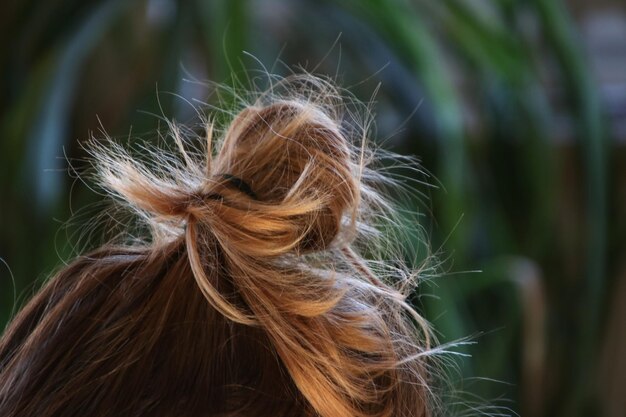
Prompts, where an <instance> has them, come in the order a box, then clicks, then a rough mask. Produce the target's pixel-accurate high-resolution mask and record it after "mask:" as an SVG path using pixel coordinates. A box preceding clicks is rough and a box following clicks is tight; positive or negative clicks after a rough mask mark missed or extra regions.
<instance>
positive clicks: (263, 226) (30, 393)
mask: <svg viewBox="0 0 626 417" xmlns="http://www.w3.org/2000/svg"><path fill="white" fill-rule="evenodd" d="M282 89H283V91H284V93H282V94H278V93H275V90H273V91H271V92H269V93H266V94H263V95H261V96H260V97H258V99H257V100H256V101H255V102H254V103H252V104H250V105H248V106H246V107H245V108H244V109H243V110H241V111H240V112H239V113H238V114H237V115H236V116H234V118H233V119H232V121H231V122H230V124H229V126H228V128H227V129H225V130H224V131H223V134H222V135H220V137H219V138H217V139H215V140H214V138H213V136H215V135H214V134H213V128H212V125H211V124H210V123H206V126H205V127H206V129H205V132H206V137H205V138H204V139H205V145H204V146H202V147H201V148H198V147H196V148H195V151H190V150H189V146H190V145H189V143H187V140H186V139H188V138H187V136H189V135H188V134H187V135H185V131H184V129H182V128H181V127H180V126H177V125H176V124H174V123H170V134H171V136H172V138H173V140H174V143H175V144H176V145H177V147H178V155H176V156H174V155H171V154H168V153H167V152H166V151H163V150H152V151H150V152H149V155H148V156H149V157H150V158H148V159H151V162H150V163H149V165H147V164H146V163H140V162H139V161H138V160H137V159H136V158H134V157H133V156H131V155H130V154H129V153H128V152H127V151H126V150H124V149H122V148H121V147H120V146H119V145H117V144H115V143H113V142H110V141H109V142H104V143H102V142H94V143H92V145H91V148H90V150H91V151H92V153H93V155H94V160H95V163H96V167H97V168H98V172H99V178H100V179H101V181H102V184H103V185H104V187H105V188H106V189H108V190H109V191H110V192H111V193H112V194H113V195H115V196H117V197H118V198H119V199H120V200H122V201H123V202H125V203H127V204H128V205H129V206H130V207H131V208H132V209H133V210H135V212H136V213H137V215H138V216H137V218H138V219H142V220H144V221H145V223H146V224H148V225H149V226H150V227H151V234H150V236H149V238H147V239H145V241H144V242H143V243H141V244H138V243H136V242H135V243H133V244H128V243H127V244H117V245H113V244H109V245H106V246H104V247H101V248H100V249H98V250H96V251H94V252H92V253H89V254H86V255H83V256H79V257H78V258H76V259H75V260H74V261H73V262H72V263H70V264H69V265H68V266H66V267H65V268H63V269H62V270H61V271H60V272H59V273H57V274H56V276H54V277H53V278H52V279H51V280H49V281H48V282H47V283H46V285H45V286H44V287H43V288H42V289H41V291H40V292H39V293H38V294H36V296H35V297H34V298H33V299H32V300H31V301H30V302H29V303H28V304H27V305H26V306H25V307H24V308H23V309H22V310H21V311H20V313H19V314H18V315H17V316H16V317H15V318H14V320H13V321H12V323H11V324H10V325H9V327H8V328H7V329H6V331H5V333H4V335H3V337H2V339H1V340H0V415H2V416H84V415H93V416H100V415H132V416H143V415H146V416H147V415H150V416H182V415H184V416H292V415H293V416H303V415H305V416H306V415H310V416H317V415H319V416H324V417H343V416H345V417H348V416H363V417H365V416H425V415H429V414H430V412H429V409H430V408H431V403H430V399H429V396H428V392H429V388H428V382H429V381H428V380H429V378H428V376H427V375H426V367H427V363H426V362H425V357H426V356H427V351H428V338H427V333H428V331H427V329H425V328H424V327H423V324H422V323H423V321H422V320H421V318H420V317H419V316H418V315H417V313H416V312H415V311H414V310H413V309H412V308H411V307H410V306H409V305H408V304H407V303H406V301H405V298H406V295H407V294H406V292H407V291H410V286H407V285H406V284H407V282H408V281H407V280H408V278H407V279H403V277H400V276H399V277H396V278H397V279H396V280H395V281H393V282H392V280H388V279H386V277H380V276H378V275H377V274H376V273H374V272H373V271H372V270H371V269H370V268H368V266H367V262H366V261H365V259H363V258H362V257H361V255H359V254H358V250H357V249H356V248H368V252H369V253H370V255H371V256H372V257H374V256H378V257H379V259H372V260H373V261H375V262H378V263H382V264H384V263H385V262H391V261H393V262H394V267H395V269H394V270H395V271H397V272H398V274H400V273H401V271H402V269H401V268H398V267H397V264H398V260H397V259H396V260H393V259H385V258H384V256H383V255H382V254H384V253H385V251H384V247H385V246H386V245H387V243H386V242H385V240H384V239H380V236H378V235H379V234H380V231H379V230H377V228H376V227H377V224H376V223H377V222H375V221H374V219H376V218H378V217H384V216H386V215H388V213H387V212H386V211H385V210H386V208H387V207H388V206H387V204H386V202H385V200H384V199H383V198H382V197H381V196H380V195H379V194H378V193H377V192H376V191H374V188H373V187H372V186H371V184H369V183H368V179H371V178H375V177H376V174H375V173H374V172H373V171H370V169H369V168H368V167H367V166H366V161H367V160H368V157H369V156H370V155H369V153H368V150H367V148H366V147H365V144H364V143H357V142H358V141H359V139H360V138H356V139H355V137H354V136H355V132H357V130H356V129H354V126H352V127H351V128H350V127H349V124H348V125H347V124H346V122H349V120H348V118H347V117H346V115H345V114H344V113H343V112H342V110H343V109H344V106H343V104H342V103H341V101H340V100H339V98H338V97H340V95H339V94H338V93H337V91H336V90H335V89H334V88H333V87H332V86H331V85H330V84H329V83H327V82H325V81H323V80H320V79H316V78H313V77H311V76H303V77H292V78H290V79H287V80H285V81H284V82H283V85H282ZM192 139H193V138H192ZM195 139H199V137H196V138H195ZM199 149H201V152H200V151H199ZM368 239H371V240H368ZM375 242H378V243H375ZM409 283H410V282H409ZM401 287H402V288H403V291H400V288H401Z"/></svg>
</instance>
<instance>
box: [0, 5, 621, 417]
mask: <svg viewBox="0 0 626 417" xmlns="http://www.w3.org/2000/svg"><path fill="white" fill-rule="evenodd" d="M244 51H246V52H247V53H249V54H246V53H244ZM263 65H265V66H266V67H267V68H268V70H270V71H271V72H274V73H277V74H288V73H289V72H290V70H292V69H294V68H295V66H297V65H300V66H301V67H302V68H305V69H307V70H309V71H313V72H315V73H318V74H326V75H330V76H332V77H336V78H337V80H338V82H339V83H340V84H341V85H342V86H344V87H349V88H350V90H351V91H352V92H353V93H354V94H355V95H356V96H357V97H359V98H361V99H362V100H364V101H368V100H369V99H370V98H371V95H372V92H373V91H374V90H375V88H376V86H377V84H378V83H382V86H381V88H380V91H379V92H378V94H377V96H376V105H375V109H376V113H377V115H376V123H377V136H378V138H380V140H381V143H382V142H383V139H384V144H383V145H384V147H386V148H389V149H392V150H394V151H396V152H399V153H402V154H408V155H416V156H418V157H419V158H420V159H421V161H422V164H423V166H424V168H425V169H426V170H428V171H429V172H430V173H432V175H433V176H434V178H436V179H433V178H431V179H430V181H431V182H432V183H433V184H438V185H440V187H439V188H437V189H426V190H421V191H425V192H427V193H428V194H429V202H428V203H426V207H424V202H423V201H422V202H417V201H416V202H415V207H421V210H422V211H424V212H425V213H426V215H425V216H424V217H423V219H424V225H423V226H424V227H425V228H426V229H427V230H428V232H429V239H430V240H431V244H432V246H433V248H436V249H437V248H441V252H442V253H443V258H444V260H445V262H444V266H443V268H442V270H443V271H444V274H443V275H442V276H441V277H440V278H437V279H436V280H435V281H433V283H432V284H429V285H427V286H426V287H425V288H424V290H423V291H424V293H426V294H429V295H430V296H429V297H425V298H423V300H424V301H423V302H421V303H420V308H421V309H423V311H424V314H425V315H426V316H427V318H428V319H429V320H431V321H432V322H433V324H434V327H435V329H436V330H437V331H438V335H439V338H440V340H441V341H443V342H445V341H451V340H457V339H459V338H463V337H466V336H472V340H473V341H475V342H476V343H475V344H473V345H470V346H464V347H461V348H459V349H460V351H461V352H462V353H467V354H470V355H471V358H461V359H457V360H456V367H455V368H454V369H451V370H450V371H449V372H450V379H451V380H452V381H453V383H454V384H455V385H456V386H457V389H458V391H459V394H458V398H456V399H454V400H453V399H450V400H449V401H450V403H451V409H452V411H455V409H456V412H457V413H459V414H479V412H481V410H482V412H484V413H487V414H491V415H514V414H515V413H518V414H520V415H522V416H529V417H533V416H615V417H624V416H626V262H624V259H623V255H624V254H626V250H625V246H626V240H625V239H624V237H625V231H626V230H625V228H626V222H625V221H624V216H622V214H623V213H626V211H625V209H626V149H625V144H626V5H624V3H623V2H620V1H609V0H599V1H594V2H584V1H582V0H576V1H574V0H569V1H564V0H430V1H426V0H421V1H417V0H416V1H403V0H335V1H332V0H317V1H316V0H294V1H279V0H246V1H243V0H242V1H238V0H232V1H227V0H216V1H210V0H205V1H201V0H189V1H175V0H148V1H130V0H129V1H122V0H109V1H88V2H86V1H78V0H48V1H45V2H43V1H28V0H22V1H16V0H9V1H5V2H2V5H1V6H0V71H1V74H2V75H1V77H0V83H1V84H0V85H1V86H2V94H1V95H0V167H1V170H0V187H1V188H0V191H1V193H0V221H1V223H0V227H1V228H0V259H1V260H2V261H3V263H5V265H0V325H4V323H6V321H7V320H8V319H9V317H10V316H11V314H12V312H13V311H14V309H15V308H17V305H20V304H21V303H22V302H23V301H24V300H25V299H27V298H28V297H29V295H30V294H32V291H33V288H36V286H34V284H33V283H34V282H35V281H38V282H41V280H43V279H45V277H46V276H48V274H49V273H50V271H52V270H54V268H55V267H58V266H59V265H60V264H61V262H62V260H66V259H68V258H69V257H71V256H72V255H73V254H75V252H76V251H77V248H75V247H73V246H72V244H73V237H76V236H73V235H72V234H71V233H69V232H68V231H67V229H68V227H67V226H63V225H64V224H66V223H67V222H68V220H69V219H71V218H78V219H79V220H74V221H73V222H74V223H78V224H79V225H80V224H83V223H89V222H93V221H96V220H97V214H98V207H101V206H98V205H93V203H94V202H96V201H99V200H101V198H102V197H101V196H99V195H98V194H96V193H94V192H93V191H91V190H90V189H89V188H88V187H87V185H86V184H84V183H83V182H81V181H79V180H77V179H76V175H73V174H72V172H71V170H69V169H68V160H70V161H80V160H81V159H82V158H84V157H85V155H84V153H83V151H82V150H81V148H80V146H79V144H80V142H81V141H84V140H86V139H87V138H88V137H89V135H90V134H91V133H92V132H93V133H94V134H95V135H96V136H98V135H100V133H99V130H100V129H101V128H102V127H104V129H106V131H107V132H108V133H109V134H111V135H112V136H115V137H120V138H124V137H126V136H128V135H129V128H130V126H132V132H133V136H143V137H145V138H148V137H149V136H146V135H147V133H148V132H151V131H153V130H154V129H156V128H157V127H158V122H159V121H158V118H157V117H154V116H153V115H150V113H155V114H159V115H160V114H162V113H161V110H160V109H159V103H158V102H157V91H159V93H158V96H159V100H160V104H161V106H162V108H163V114H165V115H167V116H169V117H175V118H176V119H178V120H181V121H184V120H186V119H188V118H191V117H192V116H193V114H192V109H191V107H190V106H189V105H188V104H186V103H185V102H184V100H181V99H180V98H177V97H176V95H179V96H181V97H183V98H186V99H190V100H191V99H197V100H201V101H211V100H212V98H211V97H208V93H209V89H207V88H206V87H203V86H200V85H198V84H195V83H189V82H185V81H184V79H187V78H198V79H210V80H213V81H217V82H225V83H227V84H228V83H230V82H232V74H233V73H234V74H235V75H237V76H238V78H239V79H240V80H241V82H242V83H243V84H244V85H245V83H246V82H247V81H246V80H247V78H246V76H245V71H248V72H247V74H248V75H249V76H250V75H251V76H253V77H254V76H256V75H260V76H262V73H261V72H260V70H262V69H263ZM170 93H173V94H170ZM89 204H91V205H90V206H89V207H92V208H91V209H90V210H88V211H87V212H86V214H83V215H82V216H75V217H72V213H73V212H74V211H76V210H77V209H78V208H80V207H83V206H86V205H89ZM94 207H95V208H94ZM74 223H72V224H74ZM78 230H79V229H78ZM78 233H80V232H78ZM78 237H81V236H80V235H79V236H78ZM472 271H482V272H480V273H478V272H472ZM445 272H449V273H445ZM16 297H17V302H15V299H16ZM456 401H459V402H463V403H464V404H465V405H464V406H461V405H459V406H455V405H454V404H453V403H454V402H456ZM468 406H469V409H468ZM472 406H476V407H477V409H476V410H472V409H471V407H472ZM479 409H480V410H479Z"/></svg>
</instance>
